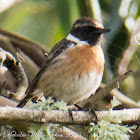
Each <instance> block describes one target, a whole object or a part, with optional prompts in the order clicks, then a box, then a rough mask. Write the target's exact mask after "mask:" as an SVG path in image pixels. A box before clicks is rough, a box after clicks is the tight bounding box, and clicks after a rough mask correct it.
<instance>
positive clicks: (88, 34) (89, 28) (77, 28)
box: [70, 17, 110, 45]
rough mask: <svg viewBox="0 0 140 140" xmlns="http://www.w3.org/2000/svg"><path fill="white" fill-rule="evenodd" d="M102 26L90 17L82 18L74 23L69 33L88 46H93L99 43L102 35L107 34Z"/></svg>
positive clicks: (106, 30)
mask: <svg viewBox="0 0 140 140" xmlns="http://www.w3.org/2000/svg"><path fill="white" fill-rule="evenodd" d="M109 31H110V29H104V28H103V25H102V24H101V23H99V22H98V21H97V20H95V19H93V18H90V17H83V18H80V19H78V20H76V21H75V23H74V24H73V26H72V29H71V31H70V33H71V34H72V35H73V36H75V37H77V38H78V39H80V40H82V41H87V42H88V43H89V44H90V45H95V44H97V43H98V42H99V41H100V35H101V34H102V33H106V32H109Z"/></svg>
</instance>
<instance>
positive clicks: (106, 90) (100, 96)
mask: <svg viewBox="0 0 140 140" xmlns="http://www.w3.org/2000/svg"><path fill="white" fill-rule="evenodd" d="M131 74H134V71H133V70H129V71H127V72H126V73H124V74H123V75H121V76H118V77H117V78H115V79H114V80H113V81H112V82H111V83H109V84H107V85H106V87H105V88H103V89H101V90H99V91H97V92H96V94H94V95H93V96H91V97H90V98H88V99H87V100H84V101H83V102H81V103H79V104H78V105H79V106H80V107H85V106H87V104H89V103H90V104H95V103H96V102H98V101H99V100H102V99H103V98H104V97H105V96H106V95H107V94H109V92H110V91H111V90H113V89H114V88H117V87H118V83H121V82H122V81H123V80H125V79H126V78H127V77H128V76H129V75H131Z"/></svg>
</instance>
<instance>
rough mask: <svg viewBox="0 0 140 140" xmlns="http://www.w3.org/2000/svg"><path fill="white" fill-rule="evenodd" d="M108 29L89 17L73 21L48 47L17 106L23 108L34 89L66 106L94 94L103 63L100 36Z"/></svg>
mask: <svg viewBox="0 0 140 140" xmlns="http://www.w3.org/2000/svg"><path fill="white" fill-rule="evenodd" d="M109 31H110V29H104V28H103V25H102V24H101V23H99V22H98V21H97V20H95V19H93V18H90V17H83V18H80V19H78V20H76V21H75V23H74V24H73V26H72V29H71V31H70V33H69V34H68V35H67V36H66V37H65V38H64V39H62V40H61V41H60V42H58V43H57V44H56V45H55V46H54V48H52V50H51V51H50V53H49V54H48V56H47V58H46V60H45V62H44V64H43V65H42V67H41V69H40V71H39V72H38V74H37V75H36V77H35V78H34V80H33V81H32V83H31V84H30V86H29V87H28V88H27V90H26V94H27V95H26V96H25V98H24V99H23V100H22V101H21V102H20V103H19V104H18V106H17V107H23V106H24V105H25V104H26V103H27V101H28V100H29V99H30V98H32V96H33V92H35V90H41V91H42V92H43V93H44V96H45V97H48V96H52V97H54V98H55V99H56V100H58V101H62V100H63V101H65V102H66V103H67V104H68V105H71V104H76V103H78V102H80V101H82V100H84V99H86V98H88V97H89V96H90V95H91V94H94V93H95V92H96V90H97V88H98V87H99V85H100V83H101V80H102V76H103V70H104V62H105V60H104V54H103V51H102V48H101V35H102V34H103V33H106V32H109Z"/></svg>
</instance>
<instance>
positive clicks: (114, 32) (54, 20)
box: [0, 0, 140, 101]
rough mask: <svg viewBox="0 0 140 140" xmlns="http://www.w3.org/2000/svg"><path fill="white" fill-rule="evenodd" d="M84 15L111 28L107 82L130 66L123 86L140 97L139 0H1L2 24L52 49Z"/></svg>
mask: <svg viewBox="0 0 140 140" xmlns="http://www.w3.org/2000/svg"><path fill="white" fill-rule="evenodd" d="M83 16H90V17H94V18H95V19H97V20H99V21H100V22H101V23H103V24H104V27H105V28H109V29H111V32H110V33H108V34H106V35H105V36H104V40H103V42H102V43H103V44H102V46H103V49H104V53H105V58H106V63H105V71H104V78H103V82H104V83H108V82H110V81H111V80H112V79H113V78H114V77H116V76H118V75H120V74H123V73H124V72H126V71H127V70H129V69H134V70H137V72H136V73H135V74H134V75H132V76H130V77H128V78H127V79H126V80H125V81H124V82H123V84H121V86H120V88H119V90H120V91H121V92H123V93H124V94H126V95H127V96H129V97H130V98H132V99H134V100H135V101H139V100H140V43H139V42H140V1H139V0H135V1H132V0H108V1H105V0H5V1H3V0H0V28H2V29H5V30H8V31H12V32H16V33H19V34H22V35H24V36H26V37H29V38H30V39H32V40H34V41H35V42H38V43H40V44H43V45H45V46H46V48H47V50H50V49H51V48H52V47H53V46H54V45H55V44H56V43H57V42H58V41H60V40H61V39H62V38H64V37H65V36H66V35H67V34H68V33H69V31H70V29H71V26H72V24H73V22H74V21H75V20H76V19H78V18H80V17H83Z"/></svg>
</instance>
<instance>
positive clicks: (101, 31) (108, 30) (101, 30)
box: [97, 29, 111, 34]
mask: <svg viewBox="0 0 140 140" xmlns="http://www.w3.org/2000/svg"><path fill="white" fill-rule="evenodd" d="M110 31H111V30H110V29H99V30H98V31H97V32H98V33H100V34H102V33H106V32H110Z"/></svg>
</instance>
